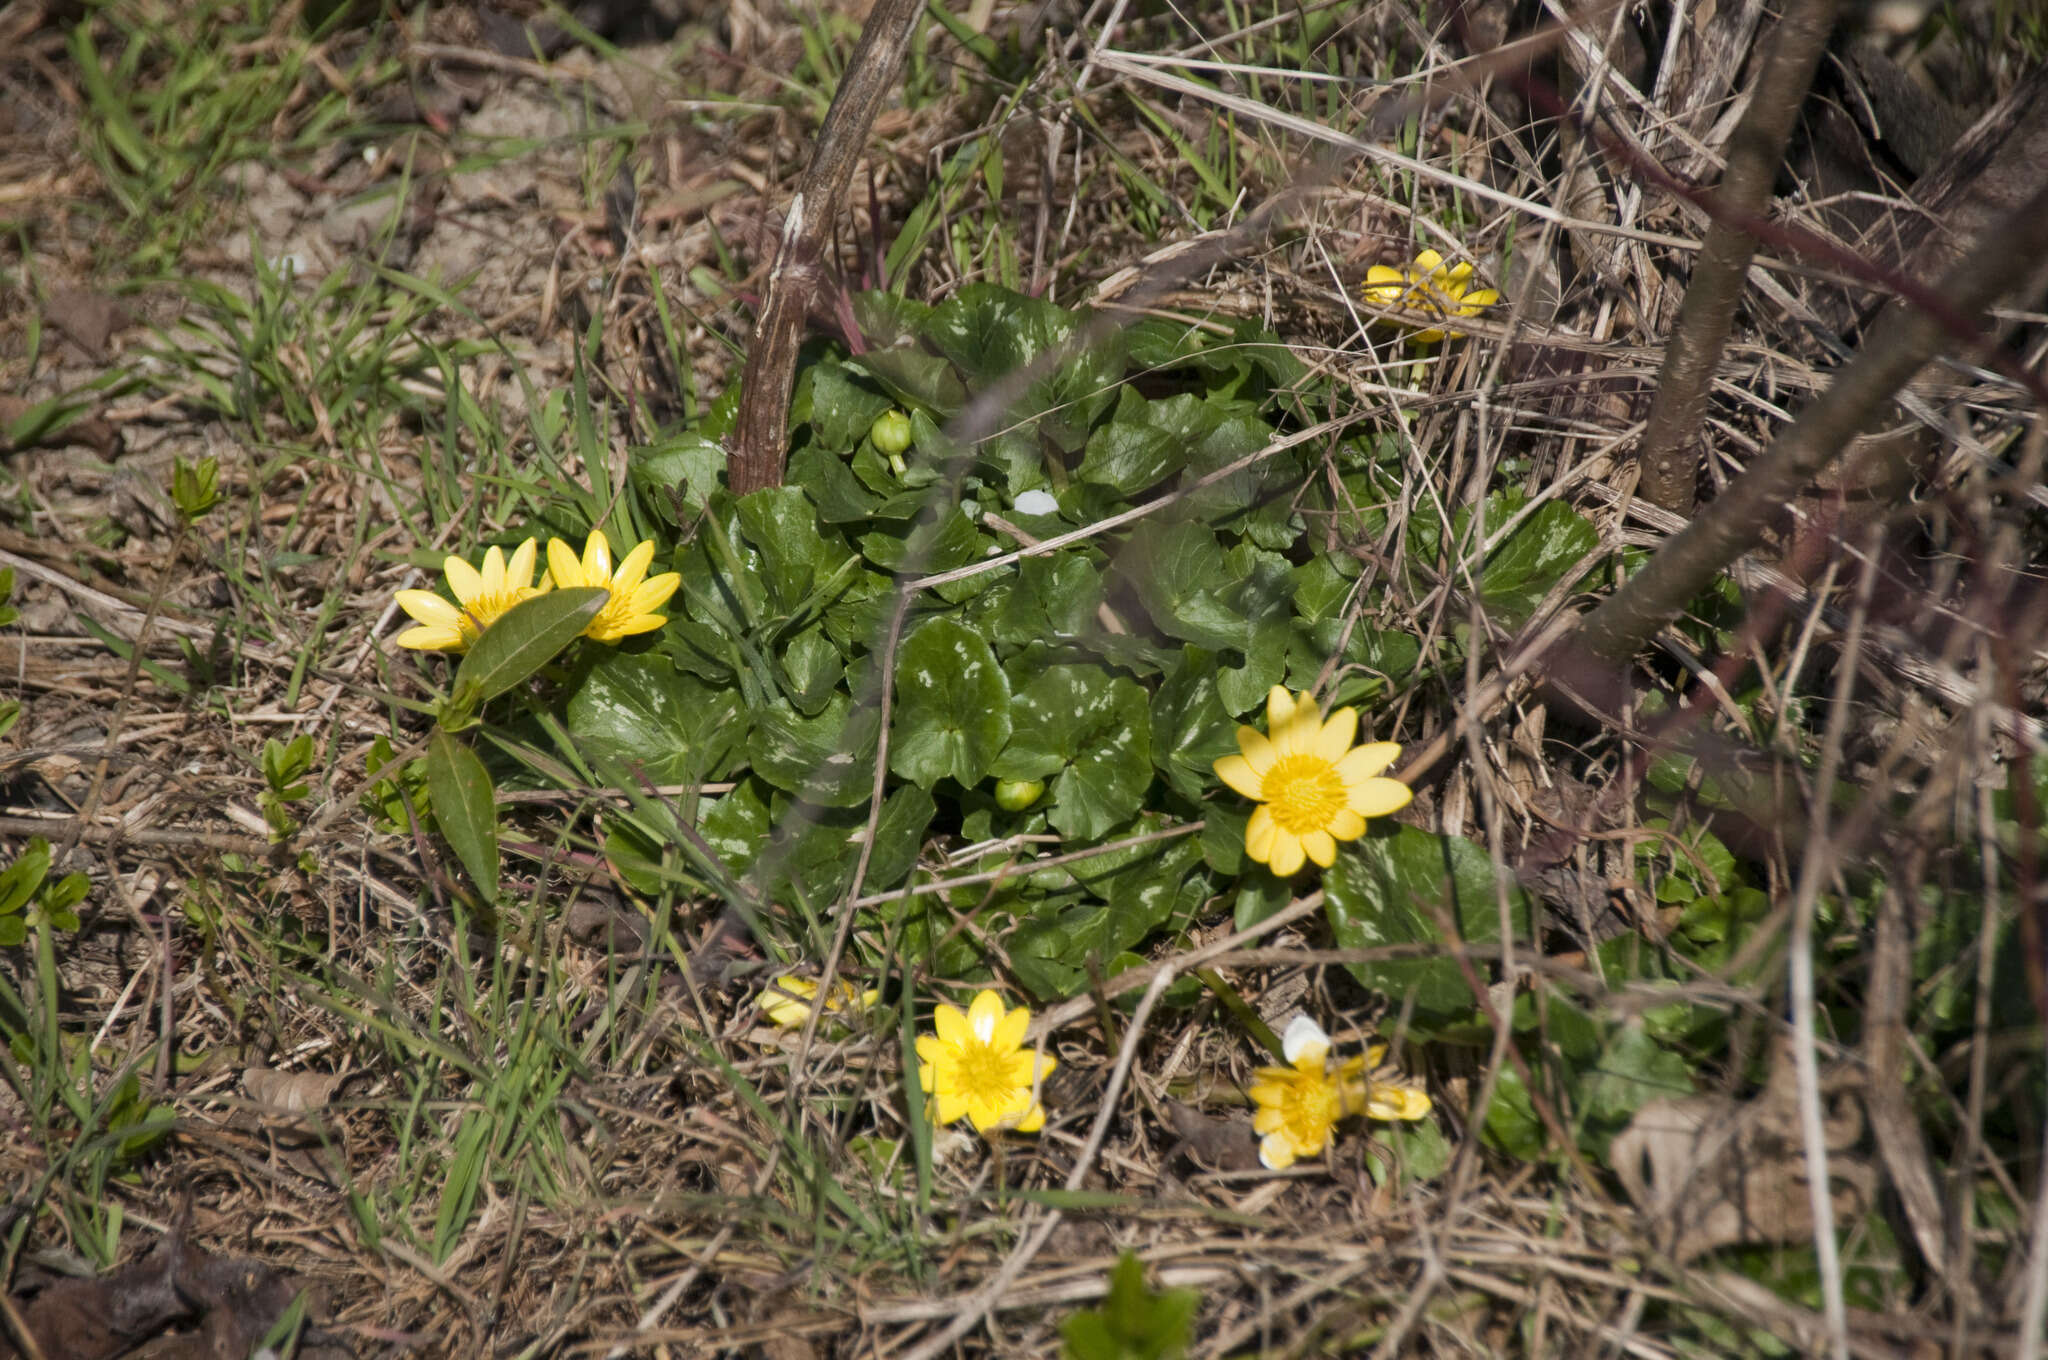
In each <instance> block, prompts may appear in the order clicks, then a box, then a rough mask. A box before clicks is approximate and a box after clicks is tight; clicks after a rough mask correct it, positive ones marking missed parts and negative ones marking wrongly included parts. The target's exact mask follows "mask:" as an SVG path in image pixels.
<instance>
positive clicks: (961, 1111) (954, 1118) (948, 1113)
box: [938, 1091, 981, 1129]
mask: <svg viewBox="0 0 2048 1360" xmlns="http://www.w3.org/2000/svg"><path fill="white" fill-rule="evenodd" d="M938 1097H939V1122H940V1123H941V1124H957V1123H958V1122H960V1120H961V1119H962V1118H963V1117H965V1116H966V1115H967V1114H968V1113H969V1102H968V1099H967V1097H966V1096H964V1095H962V1094H961V1093H960V1092H958V1091H940V1092H939V1093H938ZM974 1127H975V1128H976V1129H979V1128H980V1127H981V1123H980V1121H979V1120H977V1121H976V1122H975V1125H974Z"/></svg>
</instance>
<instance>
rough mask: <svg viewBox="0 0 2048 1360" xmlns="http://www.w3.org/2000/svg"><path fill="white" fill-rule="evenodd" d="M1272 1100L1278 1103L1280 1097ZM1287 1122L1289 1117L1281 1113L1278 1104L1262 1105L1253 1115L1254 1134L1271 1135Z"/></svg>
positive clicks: (1274, 1097)
mask: <svg viewBox="0 0 2048 1360" xmlns="http://www.w3.org/2000/svg"><path fill="white" fill-rule="evenodd" d="M1272 1099H1273V1100H1275V1101H1278V1100H1279V1099H1280V1097H1279V1096H1277V1095H1275V1096H1273V1097H1272ZM1286 1122H1287V1116H1286V1115H1285V1114H1282V1113H1281V1112H1280V1107H1279V1106H1278V1105H1277V1104H1269V1105H1261V1106H1259V1108H1258V1109H1257V1110H1256V1111H1255V1112H1253V1114H1252V1132H1253V1133H1271V1132H1273V1131H1274V1130H1275V1129H1278V1128H1279V1127H1280V1126H1281V1125H1283V1124H1285V1123H1286Z"/></svg>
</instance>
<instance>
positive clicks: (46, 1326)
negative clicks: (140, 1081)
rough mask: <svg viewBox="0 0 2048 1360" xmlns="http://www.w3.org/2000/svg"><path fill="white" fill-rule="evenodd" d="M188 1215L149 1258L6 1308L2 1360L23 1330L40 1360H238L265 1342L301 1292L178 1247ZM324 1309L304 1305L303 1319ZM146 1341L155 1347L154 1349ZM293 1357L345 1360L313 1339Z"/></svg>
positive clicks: (279, 1278) (268, 1272)
mask: <svg viewBox="0 0 2048 1360" xmlns="http://www.w3.org/2000/svg"><path fill="white" fill-rule="evenodd" d="M189 1225H190V1216H189V1210H181V1211H180V1212H179V1214H178V1216H177V1217H176V1218H175V1219H174V1220H173V1221H172V1223H171V1230H170V1231H169V1232H168V1233H166V1234H165V1235H164V1237H163V1238H162V1239H161V1240H160V1241H158V1243H157V1244H156V1246H155V1248H153V1249H152V1250H151V1251H150V1253H149V1255H147V1256H145V1257H143V1258H142V1259H141V1260H140V1261H137V1262H135V1263H134V1264H132V1265H127V1266H123V1267H121V1268H120V1269H118V1270H115V1271H111V1272H109V1273H108V1274H105V1275H101V1276H98V1277H97V1278H94V1279H90V1280H60V1281H58V1282H57V1283H55V1284H52V1285H49V1286H48V1287H46V1288H44V1289H42V1290H41V1291H40V1292H37V1293H34V1294H33V1295H31V1294H29V1293H28V1292H27V1291H24V1292H23V1293H22V1294H18V1295H15V1296H13V1297H11V1298H9V1299H8V1300H7V1303H8V1310H7V1311H8V1313H9V1314H10V1316H9V1317H8V1318H7V1320H6V1324H4V1325H0V1360H17V1357H20V1356H21V1355H22V1354H23V1352H22V1351H21V1350H19V1349H17V1348H16V1342H15V1339H14V1334H13V1327H14V1326H16V1325H18V1326H19V1327H21V1328H22V1329H23V1330H25V1331H26V1332H27V1334H28V1336H29V1338H30V1339H31V1341H32V1344H33V1346H34V1348H35V1350H34V1352H32V1353H35V1354H40V1355H41V1356H42V1357H43V1360H114V1357H117V1356H148V1357H151V1360H242V1358H243V1357H245V1356H247V1355H249V1354H250V1352H251V1351H253V1350H254V1349H255V1348H256V1346H257V1345H258V1343H260V1342H261V1341H262V1340H263V1338H264V1337H265V1336H266V1335H268V1334H269V1332H270V1329H271V1328H272V1327H273V1326H275V1325H276V1324H277V1321H278V1319H279V1318H281V1317H282V1316H283V1315H284V1313H285V1310H286V1309H287V1308H289V1307H290V1306H291V1304H292V1301H293V1300H294V1299H295V1298H297V1297H298V1295H299V1293H300V1288H301V1286H300V1285H299V1283H298V1281H297V1280H296V1279H294V1278H293V1277H292V1276H290V1275H286V1274H284V1273H282V1272H280V1271H277V1270H274V1269H272V1268H271V1267H270V1266H268V1265H266V1264H264V1263H263V1262H261V1261H256V1260H251V1259H248V1258H246V1257H238V1256H216V1255H214V1254H213V1253H211V1252H209V1251H205V1250H203V1249H201V1248H198V1247H194V1246H192V1245H191V1244H190V1243H189V1242H188V1241H187V1240H186V1237H185V1234H186V1232H187V1230H188V1228H189ZM320 1311H321V1302H320V1301H319V1300H317V1299H309V1300H308V1307H307V1316H308V1317H309V1318H310V1317H317V1316H318V1315H319V1312H320ZM194 1322H196V1323H197V1324H198V1325H197V1329H196V1330H188V1331H184V1332H182V1333H181V1334H179V1335H177V1336H171V1337H162V1336H159V1334H160V1333H161V1332H162V1331H163V1330H164V1329H165V1328H166V1327H169V1326H172V1325H173V1324H185V1325H189V1324H192V1323H194ZM151 1338H156V1340H154V1341H152V1340H151ZM306 1340H307V1341H308V1343H309V1344H305V1345H301V1346H300V1347H299V1349H298V1354H299V1355H301V1356H303V1357H306V1358H307V1360H341V1357H343V1356H346V1355H347V1354H348V1351H347V1350H346V1348H344V1347H341V1346H339V1345H337V1344H335V1343H332V1342H329V1341H326V1340H325V1339H324V1338H322V1337H321V1336H319V1334H318V1333H317V1331H314V1332H310V1333H309V1335H308V1337H307V1338H306Z"/></svg>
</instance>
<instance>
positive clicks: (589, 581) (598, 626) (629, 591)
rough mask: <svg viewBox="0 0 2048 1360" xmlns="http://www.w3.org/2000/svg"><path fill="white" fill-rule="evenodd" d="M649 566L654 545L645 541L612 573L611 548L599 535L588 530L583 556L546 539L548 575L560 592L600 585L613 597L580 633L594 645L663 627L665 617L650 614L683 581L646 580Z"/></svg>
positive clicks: (667, 575)
mask: <svg viewBox="0 0 2048 1360" xmlns="http://www.w3.org/2000/svg"><path fill="white" fill-rule="evenodd" d="M653 561H654V540H653V539H651V538H650V539H647V540H646V541H645V542H643V543H641V544H640V546H639V547H637V548H635V549H633V551H631V552H629V553H627V554H626V560H625V561H623V562H621V563H619V565H618V569H617V570H616V571H614V570H613V569H612V549H611V544H609V543H607V542H606V541H605V537H604V530H602V529H592V530H591V531H590V537H589V538H587V539H585V540H583V556H582V557H580V558H579V557H577V556H576V550H575V549H574V548H571V547H570V546H569V545H568V544H567V543H565V542H563V541H562V540H561V539H559V538H554V539H549V540H548V575H549V576H550V577H552V578H553V579H554V583H555V584H556V585H558V586H560V587H562V588H563V589H565V590H566V589H570V588H572V587H575V586H599V587H602V588H603V589H605V590H609V591H610V592H611V593H612V597H611V599H609V600H607V601H606V602H605V606H604V608H602V609H600V610H598V611H597V616H596V617H595V618H593V619H591V621H590V623H589V625H588V626H587V627H585V628H584V630H583V636H585V637H587V638H590V639H592V640H593V641H596V642H617V641H618V640H619V639H620V638H628V637H632V636H633V635H634V634H635V633H651V632H653V631H654V630H655V629H657V628H659V627H661V625H663V624H664V623H667V622H668V616H667V615H666V614H657V613H655V612H654V611H655V610H657V609H659V608H661V607H662V606H663V605H665V604H667V603H668V597H669V596H671V595H673V594H675V593H676V587H677V586H679V585H681V584H682V583H683V578H682V577H681V576H679V575H677V574H676V573H675V572H672V571H670V572H663V573H662V574H661V575H659V576H656V577H654V578H653V579H652V580H650V579H648V576H647V568H648V567H649V565H651V564H652V563H653Z"/></svg>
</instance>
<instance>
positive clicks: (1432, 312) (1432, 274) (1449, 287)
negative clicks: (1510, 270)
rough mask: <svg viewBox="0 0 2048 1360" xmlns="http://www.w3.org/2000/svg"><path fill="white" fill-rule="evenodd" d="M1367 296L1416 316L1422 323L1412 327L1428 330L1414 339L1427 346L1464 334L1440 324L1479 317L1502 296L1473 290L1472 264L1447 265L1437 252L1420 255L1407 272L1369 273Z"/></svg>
mask: <svg viewBox="0 0 2048 1360" xmlns="http://www.w3.org/2000/svg"><path fill="white" fill-rule="evenodd" d="M1363 292H1364V295H1365V300H1366V301H1367V302H1370V303H1373V304H1374V305H1376V306H1380V307H1392V308H1398V309H1400V310H1402V311H1407V312H1414V313H1416V314H1417V315H1418V317H1419V318H1420V319H1418V320H1414V321H1411V322H1410V323H1409V324H1411V325H1418V326H1422V327H1424V329H1421V330H1418V331H1416V332H1415V334H1414V335H1413V336H1412V337H1410V338H1411V339H1413V340H1414V341H1415V342H1416V343H1417V344H1425V345H1426V344H1430V343H1432V342H1434V341H1437V340H1441V339H1443V338H1444V337H1445V336H1446V335H1459V334H1461V333H1462V332H1459V331H1454V330H1449V329H1447V328H1446V327H1444V326H1443V325H1442V324H1440V323H1442V322H1443V321H1445V320H1446V319H1450V318H1455V317H1461V316H1477V315H1479V313H1480V310H1481V309H1482V308H1486V307H1491V306H1492V305H1493V304H1494V303H1496V302H1499V301H1500V294H1499V293H1497V292H1495V291H1494V290H1493V289H1491V288H1474V287H1473V286H1472V266H1471V265H1470V264H1469V263H1465V262H1462V261H1461V262H1460V263H1458V264H1455V265H1446V264H1445V263H1444V257H1443V256H1441V255H1439V254H1437V253H1436V252H1435V251H1434V250H1425V251H1423V252H1422V253H1421V254H1419V255H1417V256H1416V257H1415V262H1414V263H1413V264H1411V265H1409V266H1408V267H1407V268H1406V269H1396V268H1394V267H1393V266H1392V265H1386V264H1376V265H1374V266H1373V267H1372V268H1371V269H1368V270H1366V271H1365V287H1364V289H1363Z"/></svg>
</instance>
